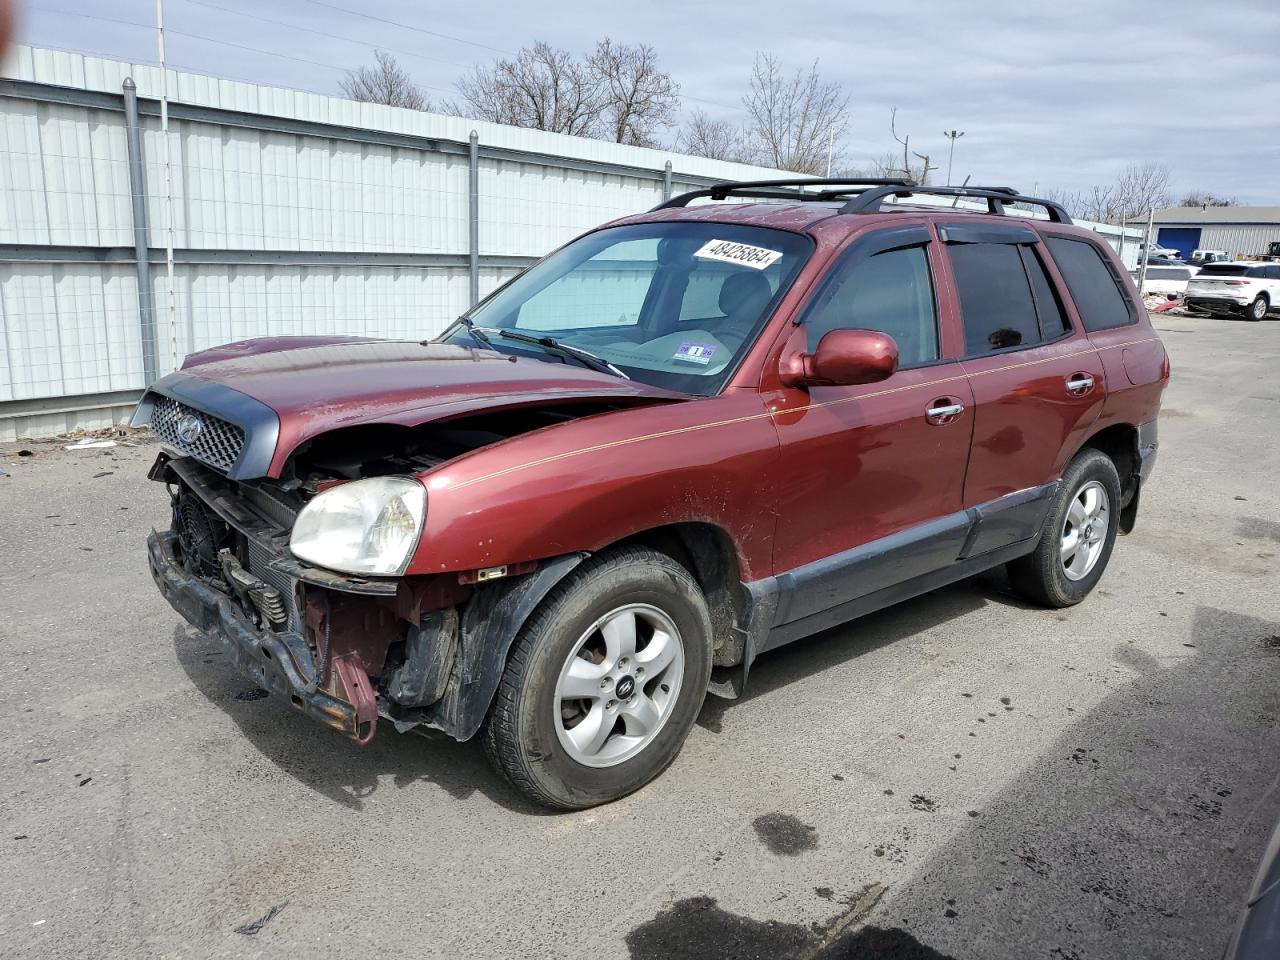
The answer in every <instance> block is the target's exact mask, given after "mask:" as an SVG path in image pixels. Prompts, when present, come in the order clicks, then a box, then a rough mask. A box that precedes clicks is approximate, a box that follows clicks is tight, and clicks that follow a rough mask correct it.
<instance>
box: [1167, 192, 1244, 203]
mask: <svg viewBox="0 0 1280 960" xmlns="http://www.w3.org/2000/svg"><path fill="white" fill-rule="evenodd" d="M1239 205H1240V201H1239V200H1238V199H1237V198H1236V197H1220V196H1218V195H1217V194H1216V193H1210V192H1209V191H1208V190H1192V191H1191V192H1190V193H1188V194H1186V195H1185V196H1183V198H1182V199H1181V200H1179V201H1178V206H1180V207H1238V206H1239Z"/></svg>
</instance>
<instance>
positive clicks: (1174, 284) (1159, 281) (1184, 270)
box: [1137, 266, 1199, 300]
mask: <svg viewBox="0 0 1280 960" xmlns="http://www.w3.org/2000/svg"><path fill="white" fill-rule="evenodd" d="M1137 272H1138V274H1139V276H1141V271H1137ZM1198 272H1199V271H1198V269H1197V268H1196V267H1192V266H1177V267H1162V266H1154V267H1147V275H1146V279H1145V280H1143V283H1142V295H1143V296H1144V297H1147V296H1161V297H1167V298H1168V299H1170V300H1176V299H1177V298H1178V297H1180V296H1182V295H1183V293H1184V292H1185V291H1186V289H1187V283H1188V282H1189V281H1190V280H1191V278H1192V277H1194V276H1195V275H1196V273H1198Z"/></svg>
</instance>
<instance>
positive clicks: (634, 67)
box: [588, 37, 680, 147]
mask: <svg viewBox="0 0 1280 960" xmlns="http://www.w3.org/2000/svg"><path fill="white" fill-rule="evenodd" d="M588 63H589V66H590V69H591V73H592V74H593V75H594V76H595V78H596V81H597V82H598V83H599V85H600V87H599V90H598V93H599V95H600V96H601V98H602V100H603V104H602V108H601V112H600V124H601V129H600V136H601V139H608V140H612V141H614V142H615V143H629V144H631V145H632V146H637V147H652V146H656V145H657V131H658V130H659V129H661V128H665V127H669V126H671V125H672V123H673V122H674V120H675V116H676V111H677V110H678V109H679V107H680V84H678V83H676V81H675V80H673V79H672V78H671V74H669V73H667V72H665V71H663V70H661V69H659V68H658V55H657V54H656V53H655V52H654V50H653V47H650V46H648V45H647V44H643V43H642V44H640V45H639V46H634V47H631V46H627V45H626V44H622V43H614V42H613V41H612V40H610V39H609V38H608V37H605V38H604V39H603V40H601V41H600V42H599V43H598V44H596V49H595V52H594V53H592V55H591V57H590V59H589V61H588Z"/></svg>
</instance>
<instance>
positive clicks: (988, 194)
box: [840, 185, 1071, 223]
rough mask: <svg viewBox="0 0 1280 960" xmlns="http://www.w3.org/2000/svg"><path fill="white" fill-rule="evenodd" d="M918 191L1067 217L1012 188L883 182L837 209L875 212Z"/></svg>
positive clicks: (990, 207)
mask: <svg viewBox="0 0 1280 960" xmlns="http://www.w3.org/2000/svg"><path fill="white" fill-rule="evenodd" d="M917 194H922V195H927V196H931V197H955V198H956V199H959V198H960V197H977V198H979V199H983V200H986V201H987V213H991V214H996V215H998V216H1004V213H1005V211H1004V205H1005V204H1006V203H1027V204H1031V205H1032V206H1036V207H1044V208H1045V210H1046V211H1048V213H1049V219H1050V220H1052V221H1053V222H1054V223H1070V222H1071V217H1070V216H1069V215H1068V213H1067V211H1066V210H1064V209H1063V207H1062V205H1061V204H1060V203H1056V202H1054V201H1053V200H1042V199H1040V198H1038V197H1024V196H1023V195H1022V194H1020V193H1019V192H1018V191H1017V190H1014V189H1013V188H1012V187H924V186H906V187H901V186H899V187H895V186H891V185H885V186H883V187H876V188H874V189H871V190H863V191H861V192H860V193H859V194H858V195H857V196H856V197H853V198H852V199H851V200H849V201H848V202H847V203H846V204H845V205H844V206H843V207H841V208H840V212H841V213H876V212H877V211H879V209H880V205H881V204H882V203H884V201H885V200H887V199H889V198H890V197H910V196H913V195H917Z"/></svg>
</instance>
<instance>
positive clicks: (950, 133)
mask: <svg viewBox="0 0 1280 960" xmlns="http://www.w3.org/2000/svg"><path fill="white" fill-rule="evenodd" d="M942 135H943V136H944V137H946V138H947V139H948V140H950V141H951V147H950V149H949V150H948V152H947V186H948V187H949V186H951V161H952V160H954V159H955V157H956V141H957V140H959V139H960V138H961V137H963V136H964V131H963V130H943V131H942Z"/></svg>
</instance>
